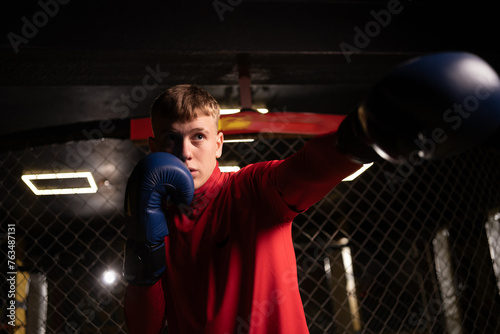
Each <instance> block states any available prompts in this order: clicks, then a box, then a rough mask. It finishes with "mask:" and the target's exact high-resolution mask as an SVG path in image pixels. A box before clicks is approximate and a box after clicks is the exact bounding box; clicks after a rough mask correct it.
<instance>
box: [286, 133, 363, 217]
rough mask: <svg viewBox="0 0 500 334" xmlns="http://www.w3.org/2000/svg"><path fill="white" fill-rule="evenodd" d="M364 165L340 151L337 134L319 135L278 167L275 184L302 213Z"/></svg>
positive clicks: (294, 207)
mask: <svg viewBox="0 0 500 334" xmlns="http://www.w3.org/2000/svg"><path fill="white" fill-rule="evenodd" d="M359 168H361V164H359V163H356V162H354V161H353V160H352V159H351V156H350V155H347V154H345V153H342V152H340V151H339V150H338V149H337V145H336V133H334V132H332V133H328V134H325V135H320V136H317V137H314V138H312V139H311V140H309V141H308V142H307V143H306V144H305V146H304V147H303V148H302V149H300V150H299V151H298V152H296V153H295V154H293V155H292V156H290V157H288V158H287V159H285V161H284V162H283V163H282V164H280V165H279V166H278V170H277V172H276V185H277V187H278V190H279V191H280V193H281V194H282V196H283V199H284V200H285V202H286V203H287V204H288V206H289V207H291V208H293V209H294V211H297V212H301V211H304V210H306V209H307V208H308V207H309V206H311V205H313V204H314V203H316V202H318V201H319V200H320V199H322V198H323V197H324V196H325V195H326V194H328V193H329V192H330V191H331V190H332V189H333V188H334V187H335V186H336V185H337V184H339V183H340V182H341V181H342V179H344V178H345V177H346V176H348V175H350V174H352V173H354V172H355V171H356V170H358V169H359Z"/></svg>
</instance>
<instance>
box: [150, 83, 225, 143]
mask: <svg viewBox="0 0 500 334" xmlns="http://www.w3.org/2000/svg"><path fill="white" fill-rule="evenodd" d="M150 116H151V124H152V127H153V133H155V132H156V131H155V129H156V127H155V123H156V119H158V118H162V119H165V118H166V120H167V122H168V123H170V124H173V123H176V122H190V121H192V120H194V119H195V118H197V117H199V116H212V117H213V119H214V122H215V126H216V128H217V126H218V123H219V117H220V108H219V104H218V103H217V101H216V100H215V98H214V97H213V96H212V95H210V94H209V93H208V92H207V91H206V90H204V89H203V88H200V87H198V86H195V85H177V86H173V87H171V88H169V89H167V90H165V91H164V92H162V93H161V94H160V95H159V96H158V97H157V98H156V99H155V100H154V102H153V104H152V105H151V110H150Z"/></svg>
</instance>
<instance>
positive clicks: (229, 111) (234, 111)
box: [220, 109, 240, 115]
mask: <svg viewBox="0 0 500 334" xmlns="http://www.w3.org/2000/svg"><path fill="white" fill-rule="evenodd" d="M239 112H240V109H221V110H220V114H221V115H232V114H237V113H239Z"/></svg>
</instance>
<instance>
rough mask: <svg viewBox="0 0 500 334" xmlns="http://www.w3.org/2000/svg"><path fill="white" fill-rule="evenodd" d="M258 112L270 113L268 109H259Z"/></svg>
mask: <svg viewBox="0 0 500 334" xmlns="http://www.w3.org/2000/svg"><path fill="white" fill-rule="evenodd" d="M257 111H258V112H260V113H261V114H267V113H268V112H269V110H268V109H266V108H257Z"/></svg>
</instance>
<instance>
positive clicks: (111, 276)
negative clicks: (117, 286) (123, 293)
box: [102, 270, 118, 285]
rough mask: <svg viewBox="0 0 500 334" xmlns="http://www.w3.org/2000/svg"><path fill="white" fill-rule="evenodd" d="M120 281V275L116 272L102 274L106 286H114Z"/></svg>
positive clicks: (109, 271)
mask: <svg viewBox="0 0 500 334" xmlns="http://www.w3.org/2000/svg"><path fill="white" fill-rule="evenodd" d="M117 279H118V274H117V273H116V271H114V270H106V271H105V272H104V273H103V274H102V282H103V283H104V284H106V285H113V284H114V283H115V282H116V280H117Z"/></svg>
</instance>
